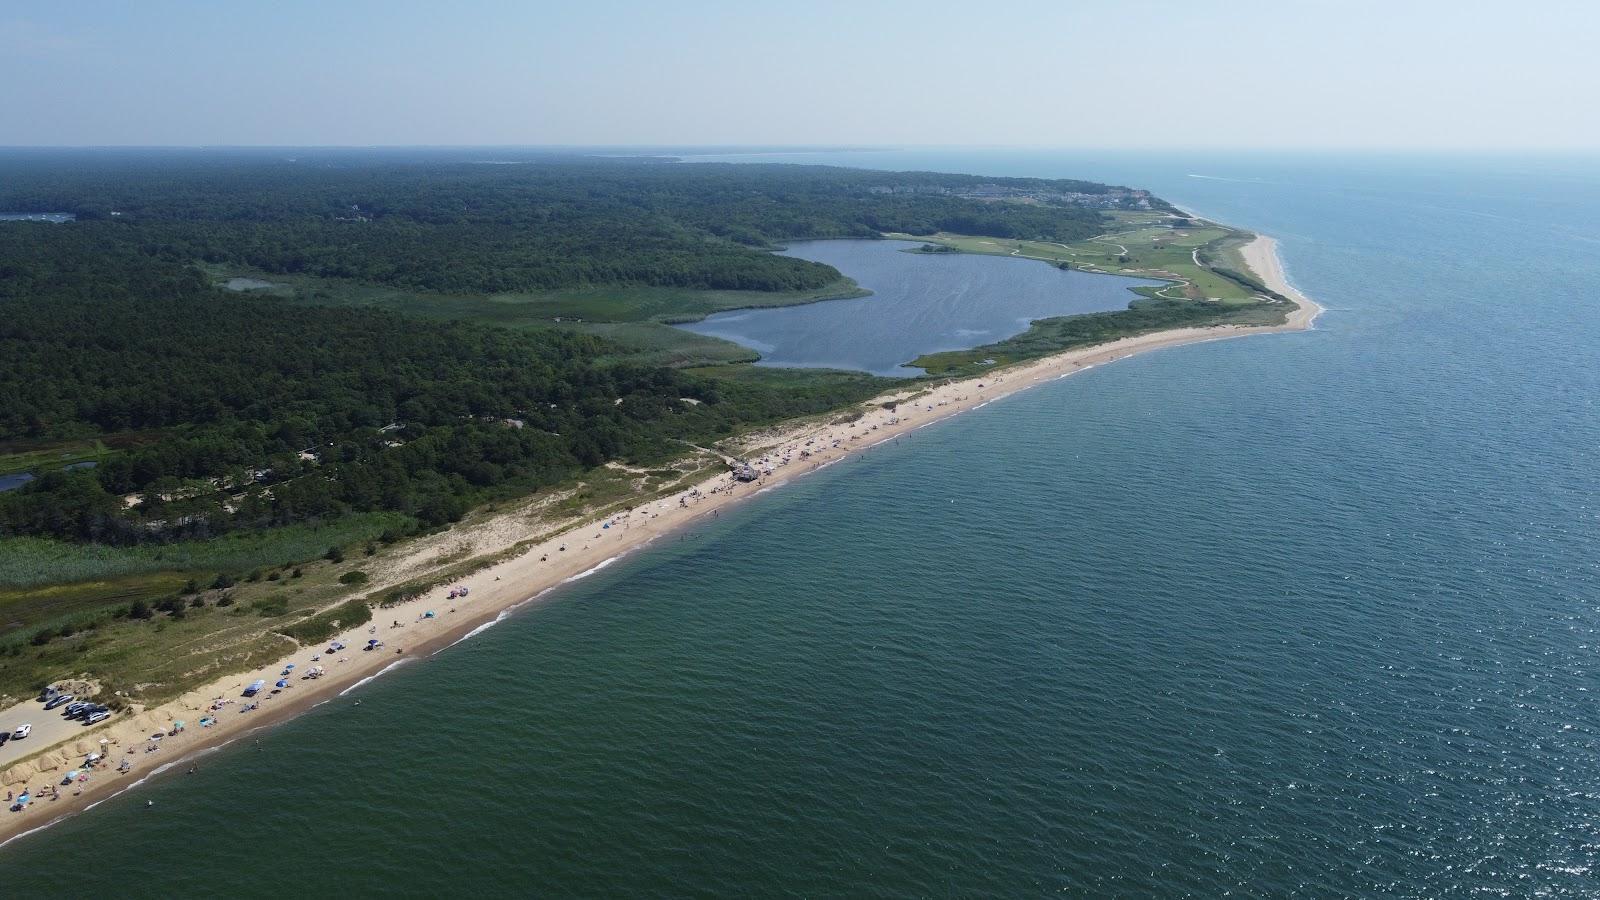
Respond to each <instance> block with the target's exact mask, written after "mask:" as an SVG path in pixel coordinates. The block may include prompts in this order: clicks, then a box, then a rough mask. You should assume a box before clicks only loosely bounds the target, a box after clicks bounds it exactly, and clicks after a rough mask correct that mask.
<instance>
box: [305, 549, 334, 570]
mask: <svg viewBox="0 0 1600 900" xmlns="http://www.w3.org/2000/svg"><path fill="white" fill-rule="evenodd" d="M322 558H323V559H325V560H327V561H328V562H331V563H342V562H344V551H343V550H340V549H339V548H338V547H329V548H328V552H327V553H324V554H322ZM296 571H299V570H298V569H297V570H296Z"/></svg>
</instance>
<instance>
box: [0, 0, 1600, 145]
mask: <svg viewBox="0 0 1600 900" xmlns="http://www.w3.org/2000/svg"><path fill="white" fill-rule="evenodd" d="M1597 38H1600V2H1587V3H1579V2H1551V0H1546V2H1523V3H1512V2H1509V0H1508V2H1500V3H1490V2H1484V0H1461V2H1427V0H1423V2H1409V0H1386V2H1368V0H1347V2H1324V0H1272V2H1258V0H1238V2H1219V0H1211V2H1207V0H1184V2H1167V0H1128V2H1123V0H1099V2H1094V3H1082V2H1073V0H1050V2H1035V0H1015V2H997V3H982V2H975V0H964V2H959V3H948V2H943V0H917V2H910V0H904V2H902V0H854V2H833V0H816V2H807V0H790V2H784V3H774V2H766V0H738V2H723V0H711V2H695V0H677V2H640V0H561V2H554V0H529V2H496V0H437V2H426V3H424V2H411V0H384V2H377V0H351V2H339V0H321V2H300V0H270V2H237V0H233V2H230V0H210V2H170V0H169V2H163V0H141V2H135V0H125V2H98V0H67V2H38V3H34V2H28V3H24V2H8V3H3V4H0V145H4V144H72V145H78V144H92V145H106V144H286V145H309V144H318V145H320V144H355V145H373V144H806V145H817V144H923V145H926V144H964V145H1001V144H1005V145H1028V146H1056V147H1064V146H1087V147H1137V146H1156V145H1167V146H1171V145H1179V146H1189V147H1270V148H1280V147H1316V148H1344V147H1373V148H1455V149H1469V150H1482V149H1505V148H1558V149H1595V148H1600V115H1596V114H1595V103H1596V101H1597V98H1600V62H1597V60H1600V49H1597V48H1596V47H1595V41H1596V39H1597Z"/></svg>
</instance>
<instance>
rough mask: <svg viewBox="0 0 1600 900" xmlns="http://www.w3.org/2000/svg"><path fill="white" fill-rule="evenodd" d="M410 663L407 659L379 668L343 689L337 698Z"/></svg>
mask: <svg viewBox="0 0 1600 900" xmlns="http://www.w3.org/2000/svg"><path fill="white" fill-rule="evenodd" d="M410 661H411V660H409V659H397V660H395V661H394V662H392V663H389V664H388V665H387V666H384V667H383V668H381V669H379V670H378V671H376V672H374V673H373V674H371V675H368V676H367V677H365V678H363V679H361V680H360V681H358V682H356V683H355V684H352V685H350V686H349V687H347V688H345V689H344V690H342V691H340V692H339V696H341V697H343V696H344V695H345V694H348V693H350V692H351V691H353V690H355V689H356V688H358V687H361V686H362V685H364V684H366V683H368V682H370V681H375V680H377V679H378V678H379V677H380V676H383V675H387V674H389V673H390V672H392V671H394V670H395V669H398V668H400V667H401V666H403V665H405V664H406V663H408V662H410Z"/></svg>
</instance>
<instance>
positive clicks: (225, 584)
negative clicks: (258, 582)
mask: <svg viewBox="0 0 1600 900" xmlns="http://www.w3.org/2000/svg"><path fill="white" fill-rule="evenodd" d="M235 584H238V582H237V581H235V580H234V578H233V576H232V575H229V574H228V573H226V572H222V573H219V574H218V575H217V579H216V580H215V581H213V582H211V589H212V590H225V589H227V588H231V587H233V586H234V585H235Z"/></svg>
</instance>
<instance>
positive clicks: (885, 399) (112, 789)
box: [0, 235, 1322, 847]
mask: <svg viewBox="0 0 1600 900" xmlns="http://www.w3.org/2000/svg"><path fill="white" fill-rule="evenodd" d="M1240 252H1241V253H1242V255H1243V258H1244V260H1245V262H1246V264H1247V265H1248V266H1249V267H1250V268H1251V269H1252V270H1253V271H1254V272H1255V273H1256V275H1257V276H1258V277H1260V278H1261V280H1262V282H1263V283H1265V284H1266V285H1267V286H1268V287H1270V288H1272V289H1273V290H1274V291H1277V292H1278V293H1280V294H1283V295H1284V296H1286V297H1289V298H1290V299H1292V300H1293V301H1294V302H1295V303H1296V309H1294V310H1292V311H1291V312H1290V313H1289V314H1288V317H1287V319H1286V321H1285V322H1283V323H1282V324H1279V325H1271V326H1256V327H1242V326H1237V325H1220V326H1209V327H1201V328H1182V329H1174V330H1169V331H1159V332H1152V333H1150V334H1145V335H1139V336H1137V337H1130V338H1122V339H1119V340H1116V341H1111V342H1109V343H1105V344H1099V345H1095V346H1093V347H1085V348H1079V349H1075V350H1069V351H1065V352H1062V353H1058V354H1055V355H1052V356H1048V357H1044V358H1041V359H1037V360H1033V361H1031V362H1026V363H1018V364H1016V365H1014V366H1011V367H1008V368H1006V369H1003V370H1000V371H996V372H994V373H991V374H989V375H985V376H980V377H975V378H968V379H964V380H961V381H950V382H946V383H944V384H941V385H939V386H937V387H934V388H931V389H928V390H926V392H921V393H919V392H917V391H916V390H914V389H913V390H906V391H901V392H899V393H898V394H890V395H885V396H882V397H878V398H874V400H872V401H869V402H868V403H866V404H862V405H861V406H860V407H858V408H860V409H864V410H866V412H865V413H864V414H863V415H862V416H861V417H860V418H859V419H857V420H856V421H854V422H850V423H844V424H837V423H835V424H828V423H816V422H807V423H801V424H794V425H789V426H787V427H782V428H779V429H775V430H772V431H769V432H766V433H764V434H762V435H760V437H759V443H756V442H755V440H754V439H752V440H750V441H748V442H747V445H748V446H750V447H759V448H764V449H765V450H766V451H767V455H766V456H765V457H763V458H764V459H765V460H767V461H768V462H767V463H766V464H765V466H764V467H763V468H764V469H767V470H769V471H770V474H768V475H766V476H765V477H763V478H762V479H761V480H759V481H757V482H755V483H751V484H739V483H737V482H734V481H733V479H732V477H731V476H730V475H727V474H723V475H718V476H716V477H713V478H709V479H706V480H705V481H702V482H701V483H700V484H698V485H697V486H695V487H694V488H690V489H688V490H686V491H682V492H679V493H677V494H674V495H672V496H671V497H669V498H664V499H654V500H649V501H642V502H641V504H640V505H639V506H636V507H634V508H633V509H632V510H630V511H629V512H628V513H624V514H620V515H613V516H610V517H607V518H605V519H602V520H595V521H591V522H586V523H583V524H581V525H578V526H575V527H572V528H569V529H565V530H563V531H561V532H559V533H558V534H556V535H554V536H552V537H549V538H546V539H544V540H542V541H539V542H537V543H535V544H532V545H530V546H529V547H528V548H527V549H526V550H525V551H524V552H522V553H521V554H519V555H518V556H516V557H514V558H511V559H507V560H505V561H503V562H499V563H496V564H494V565H492V566H489V567H488V568H485V569H483V570H480V571H478V572H476V573H474V574H473V575H471V576H470V577H467V578H464V579H462V582H463V583H465V584H467V585H469V586H470V587H471V594H470V595H469V597H468V598H467V599H457V600H450V599H449V598H448V597H447V596H446V594H445V592H446V590H447V589H446V588H443V587H441V588H435V589H433V590H430V591H428V592H426V593H425V594H423V595H422V596H420V597H418V598H416V599H413V600H409V601H406V602H404V603H401V604H397V605H395V606H392V607H377V608H375V609H374V610H373V624H372V625H371V626H363V627H362V628H357V629H350V630H347V631H345V632H344V633H342V634H340V635H338V636H337V637H336V638H335V639H336V640H340V641H343V642H344V643H345V644H347V645H349V647H350V648H352V649H353V648H356V647H360V646H362V645H363V644H365V643H366V641H367V640H370V639H372V638H374V637H375V638H378V639H381V640H384V641H386V642H388V643H390V644H397V645H399V649H403V650H404V652H403V653H402V652H398V650H397V652H394V653H391V652H389V649H390V648H388V647H385V648H383V649H382V650H381V651H380V652H362V651H354V652H350V651H346V653H347V655H346V656H343V657H341V658H340V659H338V660H332V659H329V660H321V661H319V663H318V664H320V665H323V666H325V667H326V669H327V675H326V676H324V677H322V678H320V679H317V680H313V681H306V680H300V679H298V678H297V679H296V680H294V681H292V682H291V685H292V687H291V688H290V689H288V690H285V691H284V692H283V693H282V694H280V695H278V696H269V697H266V698H258V699H260V701H261V707H260V709H259V710H257V711H255V712H253V713H249V714H246V713H244V712H242V711H240V709H239V708H238V707H237V706H234V707H233V708H228V707H227V706H225V707H224V708H223V709H221V710H220V711H216V712H211V711H210V710H209V707H210V706H211V705H212V703H213V702H214V700H215V699H216V698H223V699H227V700H230V701H235V702H237V700H238V698H239V695H240V692H241V691H242V690H243V689H244V687H245V686H246V685H247V684H249V683H250V682H252V681H254V680H256V679H258V678H261V679H266V680H268V681H269V682H270V681H272V680H274V679H275V678H276V677H278V676H276V675H275V674H274V673H277V672H280V671H281V670H283V667H284V666H285V665H288V664H290V663H293V664H295V665H296V666H298V667H299V668H298V669H297V670H296V671H297V672H303V671H305V669H306V667H307V665H308V660H310V658H311V657H312V655H313V654H315V653H316V652H317V651H318V650H319V649H320V648H322V647H325V646H326V645H325V644H324V645H318V647H312V648H302V649H300V650H298V651H297V652H295V653H293V654H290V655H288V656H285V657H284V658H283V659H281V660H279V661H277V662H275V663H273V664H272V665H269V666H266V667H263V668H261V669H260V670H258V671H256V672H250V673H241V674H236V675H230V676H226V677H223V678H218V679H215V680H214V681H212V682H210V683H209V684H207V685H205V686H204V687H201V688H198V689H196V690H193V691H189V692H187V693H185V694H184V695H182V696H180V697H179V698H178V699H176V700H174V701H171V702H169V703H166V704H163V705H162V706H160V707H157V708H154V709H150V710H146V711H143V712H140V713H138V714H137V715H133V716H123V717H118V718H117V719H113V720H112V721H111V722H109V723H107V724H106V725H105V726H103V727H101V728H97V729H87V730H85V731H84V732H83V735H84V736H83V737H82V738H79V739H76V740H75V741H71V742H69V743H70V744H71V747H70V749H69V748H66V747H57V748H53V749H47V750H46V751H44V752H43V753H42V756H43V758H42V759H41V758H40V755H35V756H34V757H33V758H31V759H29V760H25V761H22V762H19V763H17V764H15V765H13V766H12V767H11V768H9V769H7V770H6V771H5V772H4V773H0V789H5V790H11V791H14V792H19V793H20V790H19V789H20V787H21V786H22V785H24V784H26V785H29V786H38V785H40V784H44V785H46V786H48V785H51V784H57V783H58V782H59V781H60V780H61V773H62V772H64V771H67V770H69V769H72V768H76V767H77V766H76V764H75V762H74V760H75V759H78V758H81V756H82V753H83V752H87V751H86V750H83V751H82V752H79V751H80V750H81V748H85V747H87V746H89V745H90V744H91V742H92V743H94V744H96V745H98V740H99V739H100V738H107V739H111V740H112V745H113V746H114V747H115V748H116V752H115V753H111V752H108V753H107V761H108V762H110V760H111V759H112V758H113V757H114V756H115V757H125V758H129V759H132V760H133V761H134V763H135V765H134V768H133V771H130V772H129V773H127V774H124V775H118V774H117V773H115V772H114V771H112V770H110V769H103V770H98V771H96V772H95V773H94V776H93V779H92V780H91V782H90V783H89V784H87V785H84V786H82V788H81V792H80V793H78V794H62V795H61V796H60V798H59V799H57V800H53V801H52V800H48V799H43V798H38V799H35V800H34V803H33V806H31V807H30V808H29V809H28V810H26V811H23V812H21V813H12V812H9V811H0V812H3V815H0V847H4V846H5V845H6V844H9V843H11V842H12V841H13V840H16V839H18V838H20V837H24V836H26V835H28V834H33V833H35V832H38V831H41V830H43V829H45V828H48V827H49V826H50V825H53V824H55V823H56V822H59V821H61V820H63V819H66V818H68V817H70V816H73V815H77V814H79V813H81V812H85V811H87V810H89V809H91V808H93V807H94V806H97V805H99V804H100V803H101V802H103V801H105V800H108V799H111V798H112V797H115V796H117V795H119V794H121V793H123V792H125V791H127V790H131V789H132V788H134V787H137V786H139V785H141V784H144V783H145V782H147V781H149V780H150V779H151V778H153V777H155V776H157V775H160V774H162V773H164V772H166V771H168V770H170V769H172V768H175V767H176V766H177V765H180V764H182V763H184V762H187V761H188V760H190V759H193V758H194V757H196V756H198V755H200V754H202V753H209V752H212V751H214V750H216V749H219V748H220V747H222V746H224V745H226V744H228V743H231V742H233V741H234V740H237V739H238V738H240V737H243V736H246V735H248V734H250V733H252V732H255V731H258V730H260V729H262V728H267V727H272V726H274V725H276V724H278V723H280V722H283V721H286V720H287V719H289V718H292V717H293V716H295V715H298V714H300V713H302V712H304V711H306V710H308V709H311V708H314V707H317V706H321V705H322V704H324V703H328V702H331V701H334V700H336V699H338V698H341V697H343V696H344V695H345V694H347V693H350V692H351V691H354V690H356V689H357V688H359V687H362V686H364V685H365V684H367V683H369V682H370V681H372V680H373V679H375V678H377V677H379V676H381V675H383V674H385V673H386V672H388V671H391V670H392V669H393V668H395V667H397V666H398V665H399V664H401V663H405V662H410V661H413V660H417V659H426V658H428V657H431V656H433V655H434V654H436V653H439V652H441V651H442V650H444V649H447V648H449V647H451V646H454V645H455V644H458V643H461V642H462V641H464V640H467V639H469V638H471V637H474V636H476V635H478V634H481V633H483V632H484V631H486V630H488V629H489V628H491V627H493V626H494V624H496V623H498V622H499V621H501V620H503V619H504V618H505V617H506V616H508V615H510V614H511V613H512V612H513V611H514V610H516V609H518V608H521V607H523V606H527V605H530V604H532V603H534V602H537V601H540V600H542V599H544V598H545V597H547V596H548V595H550V594H551V593H553V592H554V591H555V590H557V589H558V588H560V587H562V586H564V585H567V584H570V583H572V582H574V581H578V580H580V579H583V578H586V577H589V576H590V575H593V574H595V573H596V572H599V571H600V570H602V569H604V568H606V567H607V566H610V565H613V564H614V563H615V562H616V561H617V560H619V559H621V558H622V557H623V556H625V555H627V554H629V553H632V552H634V551H637V550H639V549H641V548H643V547H645V546H647V545H649V544H650V543H652V542H653V541H655V540H656V539H657V538H659V537H661V536H662V535H666V534H670V533H673V532H675V531H679V530H681V529H683V528H686V527H689V526H691V525H692V524H694V523H696V522H698V521H701V520H704V519H708V518H711V517H712V516H714V515H716V513H717V511H718V510H720V509H721V508H722V507H723V506H727V505H729V504H732V503H737V502H741V501H743V500H744V499H746V498H747V497H754V496H757V495H759V494H762V493H765V492H766V491H769V490H771V489H773V488H776V487H780V486H782V485H783V484H785V483H787V482H789V481H791V480H793V478H794V477H795V476H797V475H804V474H807V473H809V472H813V471H817V470H818V469H822V468H826V467H827V466H829V465H832V464H833V463H835V462H838V461H839V460H840V459H843V458H844V457H847V456H849V455H851V454H852V453H855V452H857V451H861V450H865V449H867V448H869V447H872V446H874V445H876V444H880V443H883V442H885V441H889V440H893V439H895V438H897V437H900V436H902V435H904V434H908V433H910V432H912V431H916V430H919V429H921V428H924V427H927V426H929V425H932V424H934V423H936V422H939V421H943V420H944V419H948V418H950V417H952V416H955V415H958V414H960V413H963V412H967V411H969V410H973V409H978V408H981V407H982V406H985V405H987V404H988V403H990V402H991V401H993V400H995V399H998V398H1000V397H1005V396H1009V395H1010V394H1014V393H1016V392H1018V391H1022V390H1026V389H1028V388H1030V387H1034V386H1036V385H1038V384H1042V383H1045V382H1049V381H1055V380H1057V379H1060V378H1065V377H1067V376H1069V375H1072V374H1074V373H1076V372H1082V371H1087V370H1088V369H1091V368H1093V367H1095V366H1097V365H1100V364H1103V363H1109V362H1115V361H1117V360H1120V359H1126V358H1127V357H1129V356H1133V355H1136V354H1140V353H1146V352H1150V351H1154V350H1161V349H1164V348H1168V347H1177V346H1183V345H1185V344H1194V343H1203V342H1207V341H1216V340H1226V339H1229V338H1236V337H1247V336H1249V335H1253V334H1270V333H1278V332H1293V331H1305V330H1309V329H1310V328H1312V326H1313V323H1314V321H1315V319H1316V317H1317V316H1318V315H1319V314H1320V313H1321V312H1322V307H1321V306H1319V305H1317V304H1316V303H1314V302H1313V301H1311V300H1310V299H1309V298H1307V297H1306V296H1305V295H1304V294H1302V293H1301V292H1300V291H1298V290H1297V289H1296V288H1295V287H1294V286H1293V285H1292V284H1290V283H1289V281H1288V279H1287V277H1286V276H1285V274H1284V271H1283V266H1282V263H1281V261H1280V260H1279V258H1278V255H1277V242H1276V241H1274V240H1273V239H1272V238H1269V237H1264V236H1260V235H1257V236H1256V237H1255V239H1254V240H1252V241H1251V242H1250V243H1249V244H1247V245H1245V246H1244V247H1243V248H1241V251H1240ZM912 395H914V399H913V397H912ZM892 402H898V404H899V405H898V406H897V407H896V408H894V409H885V408H883V406H882V405H881V404H883V403H892ZM759 452H760V450H756V451H753V452H752V453H751V454H750V455H751V456H756V455H757V453H759ZM591 530H593V534H592V536H590V537H588V538H585V537H583V535H587V534H589V533H590V531H591ZM579 544H581V549H579V548H572V549H569V547H568V545H579ZM446 610H448V611H446ZM430 613H431V614H432V617H431V618H430V617H427V614H430ZM385 617H387V618H390V619H391V621H392V622H393V623H395V624H394V625H390V626H383V625H380V624H379V623H380V622H381V620H382V619H383V618H385ZM397 626H398V627H397ZM30 702H31V701H30ZM207 714H210V715H213V716H214V717H215V718H216V719H217V720H218V721H217V724H216V725H215V726H213V727H211V728H206V729H202V728H201V727H199V725H198V724H196V723H197V720H198V719H199V718H200V717H201V716H202V715H207ZM180 719H182V720H186V721H188V722H189V723H191V725H190V726H189V727H188V728H186V730H185V731H183V732H181V733H178V734H176V735H174V736H170V737H167V738H165V739H163V740H162V741H160V742H159V744H152V743H151V742H149V741H147V736H148V735H149V734H150V733H152V732H155V731H157V730H159V731H161V732H162V733H165V732H167V731H169V730H170V723H171V722H172V721H175V720H180ZM153 745H154V746H160V747H161V749H160V750H159V751H149V750H146V749H145V748H147V747H149V746H153ZM169 751H171V752H169ZM157 754H158V755H159V759H157V760H154V761H152V760H151V759H150V757H151V756H152V755H157ZM174 758H175V759H174ZM169 760H170V761H171V762H169ZM152 762H153V764H152ZM71 789H76V788H69V790H71ZM9 806H10V804H5V807H6V810H9ZM41 806H42V808H38V809H36V807H41Z"/></svg>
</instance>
